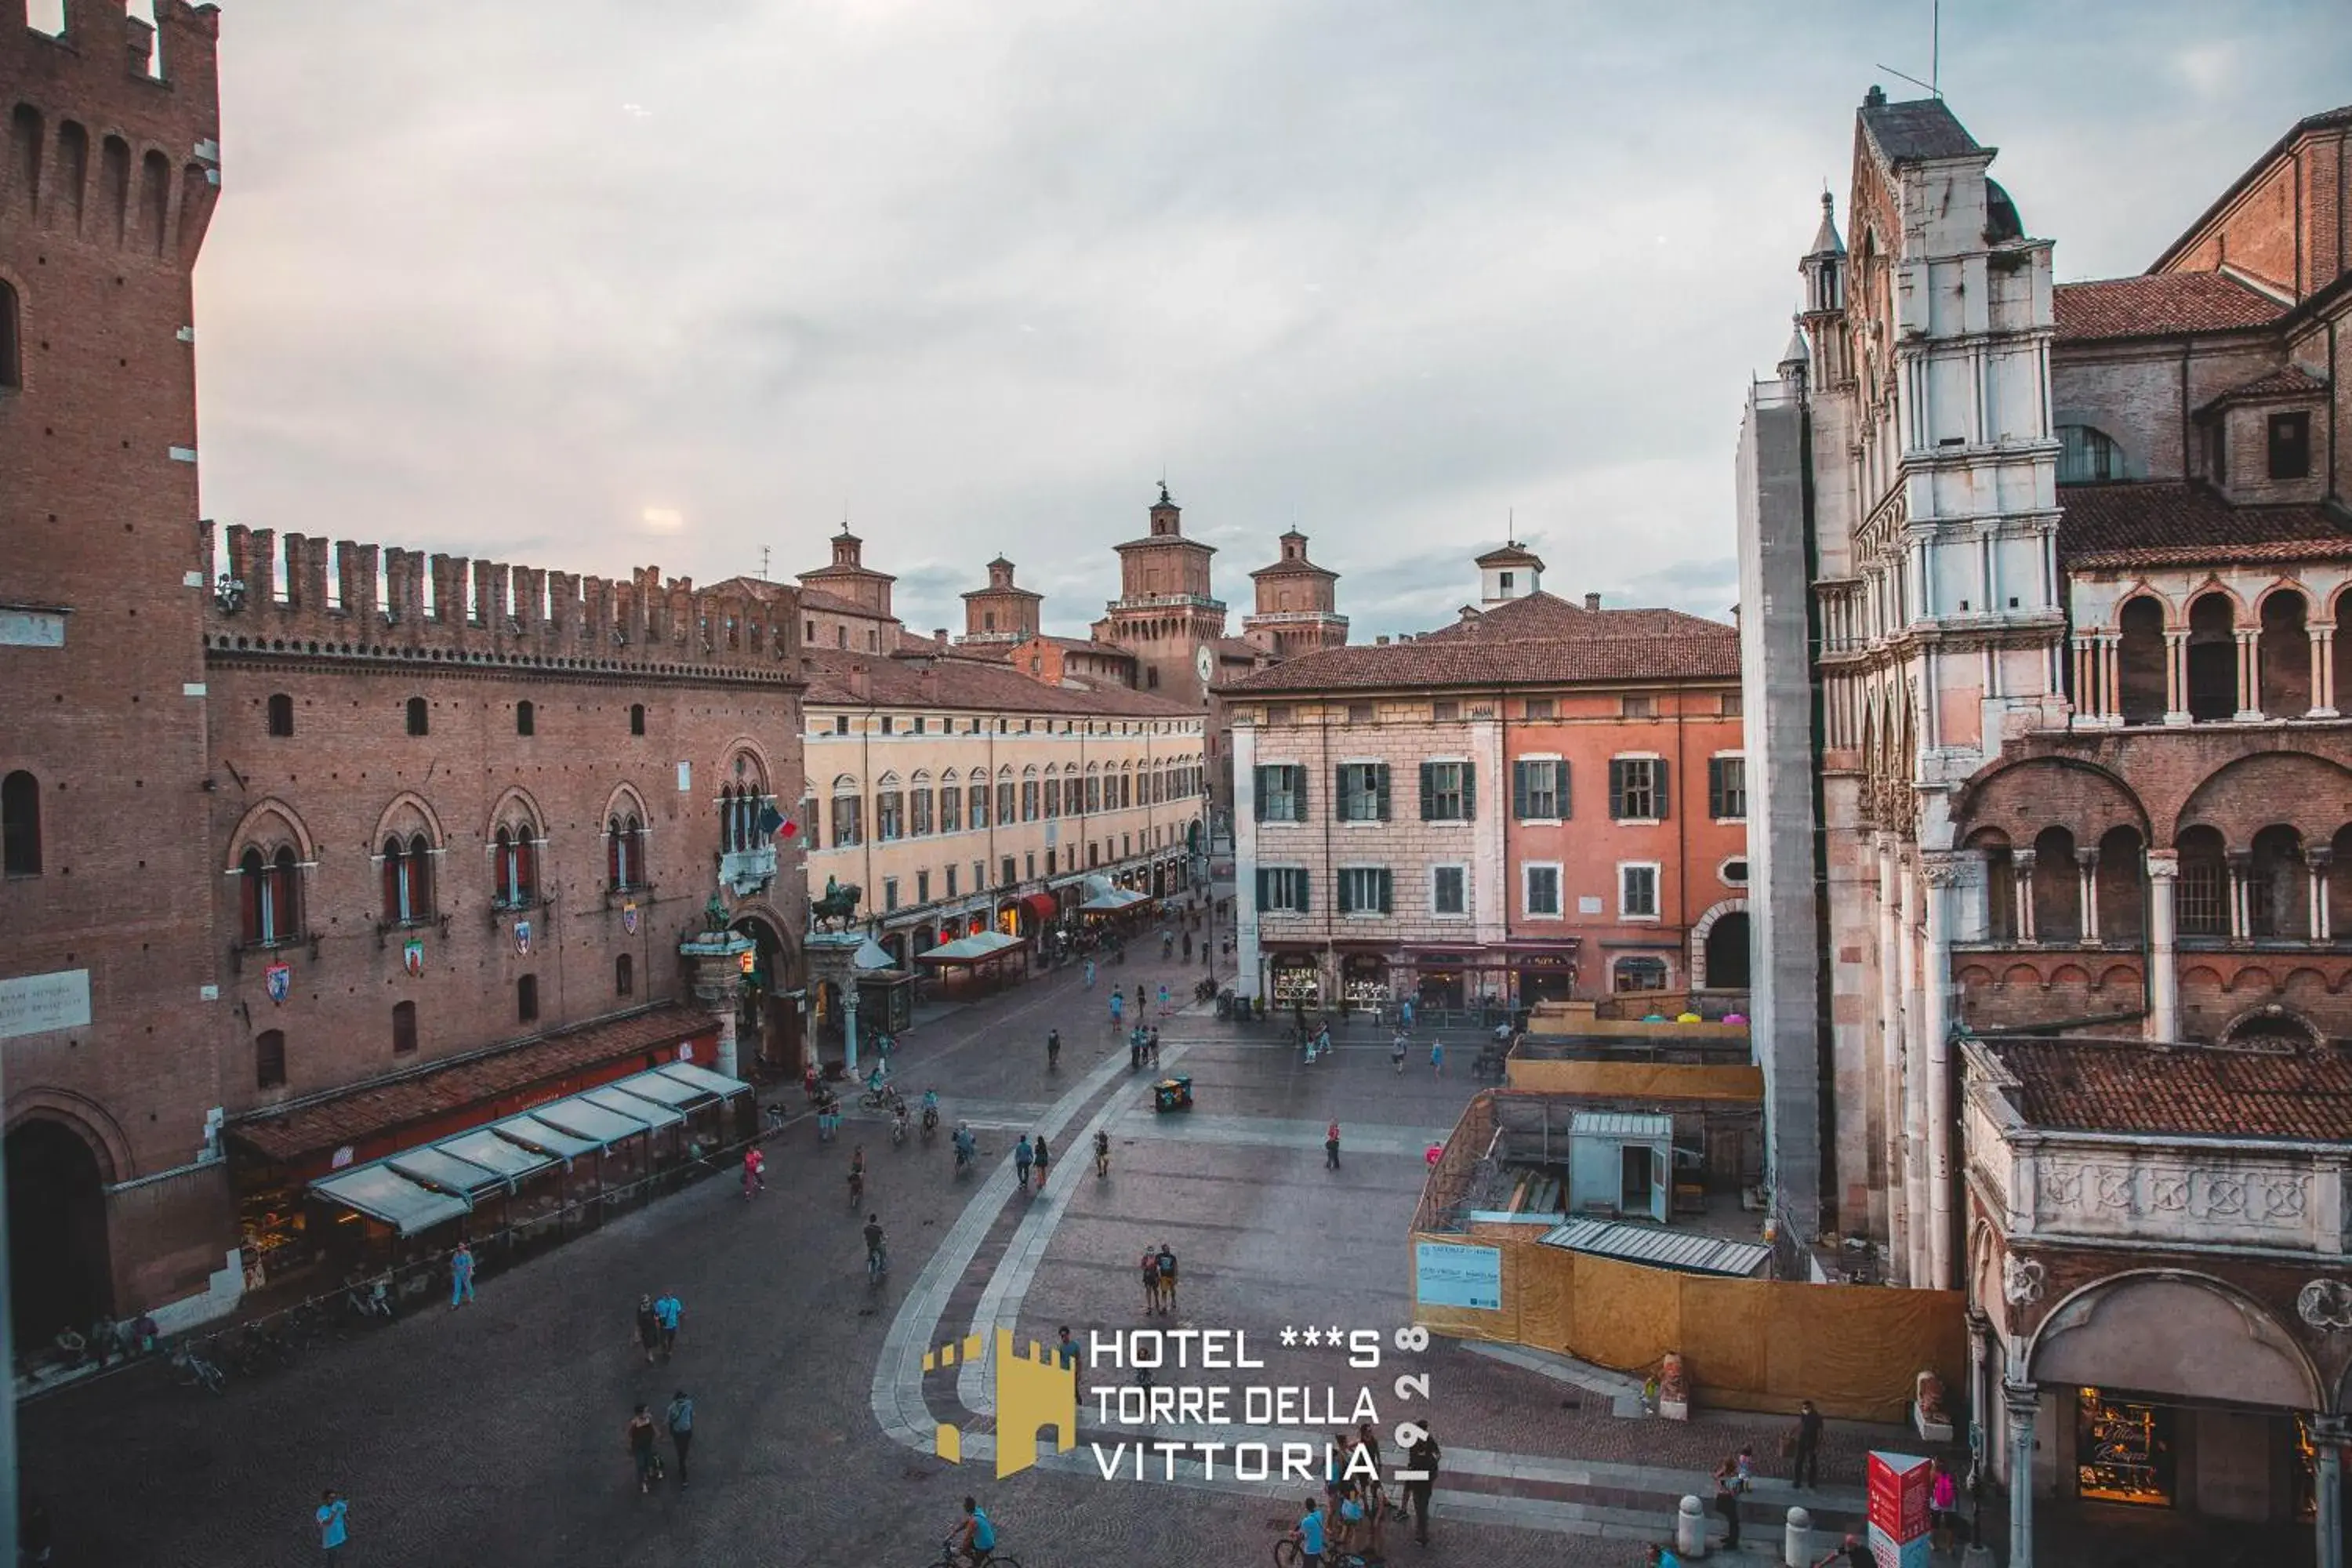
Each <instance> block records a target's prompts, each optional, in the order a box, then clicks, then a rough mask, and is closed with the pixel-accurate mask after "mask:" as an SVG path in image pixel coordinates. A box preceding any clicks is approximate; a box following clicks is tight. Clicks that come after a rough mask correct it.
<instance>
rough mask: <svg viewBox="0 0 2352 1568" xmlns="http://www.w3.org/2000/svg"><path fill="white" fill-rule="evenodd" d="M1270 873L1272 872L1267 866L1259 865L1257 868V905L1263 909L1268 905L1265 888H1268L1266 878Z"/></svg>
mask: <svg viewBox="0 0 2352 1568" xmlns="http://www.w3.org/2000/svg"><path fill="white" fill-rule="evenodd" d="M1269 875H1270V873H1269V872H1268V871H1267V870H1266V868H1265V867H1263V866H1261V867H1259V868H1258V869H1257V907H1258V908H1259V909H1261V910H1263V909H1265V907H1266V901H1265V890H1266V885H1267V884H1266V878H1267V877H1268V876H1269Z"/></svg>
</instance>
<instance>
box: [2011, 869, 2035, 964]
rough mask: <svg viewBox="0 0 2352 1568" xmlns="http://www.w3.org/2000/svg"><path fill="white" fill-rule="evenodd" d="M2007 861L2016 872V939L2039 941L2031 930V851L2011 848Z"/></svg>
mask: <svg viewBox="0 0 2352 1568" xmlns="http://www.w3.org/2000/svg"><path fill="white" fill-rule="evenodd" d="M2009 863H2010V867H2011V869H2012V870H2014V871H2015V872H2016V873H2017V940H2018V941H2020V942H2039V941H2040V940H2041V938H2039V937H2038V936H2036V935H2035V934H2034V931H2033V851H2032V850H2031V849H2018V850H2013V851H2011V855H2010V858H2009Z"/></svg>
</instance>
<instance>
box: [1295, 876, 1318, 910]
mask: <svg viewBox="0 0 2352 1568" xmlns="http://www.w3.org/2000/svg"><path fill="white" fill-rule="evenodd" d="M1296 890H1297V894H1298V912H1299V913H1300V914H1302V915H1303V914H1305V913H1306V912H1307V905H1309V904H1311V903H1313V902H1314V901H1315V879H1314V878H1313V877H1311V876H1309V875H1308V874H1307V873H1306V872H1305V871H1301V872H1299V873H1298V886H1297V889H1296Z"/></svg>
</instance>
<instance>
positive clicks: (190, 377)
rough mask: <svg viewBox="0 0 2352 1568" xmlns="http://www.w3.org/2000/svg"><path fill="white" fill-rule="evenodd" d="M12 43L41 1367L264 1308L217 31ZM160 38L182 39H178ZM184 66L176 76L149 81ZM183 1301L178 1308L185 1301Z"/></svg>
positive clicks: (6, 356)
mask: <svg viewBox="0 0 2352 1568" xmlns="http://www.w3.org/2000/svg"><path fill="white" fill-rule="evenodd" d="M10 9H11V10H12V11H13V12H14V15H13V16H6V17H5V18H0V110H5V111H6V112H7V115H8V122H7V147H6V149H5V153H6V156H5V160H0V551H5V559H6V560H7V563H8V566H7V584H6V588H5V601H6V602H5V603H0V827H5V844H6V876H5V879H0V1039H5V1047H0V1049H5V1059H6V1071H7V1082H6V1105H7V1119H8V1126H7V1140H6V1158H7V1184H8V1232H9V1247H10V1254H11V1263H10V1270H9V1272H10V1279H11V1281H12V1296H11V1300H12V1305H13V1308H14V1313H15V1327H16V1341H17V1342H18V1343H19V1344H28V1343H34V1342H41V1341H45V1340H47V1338H49V1337H50V1336H51V1335H53V1334H54V1333H55V1332H56V1331H58V1329H59V1328H61V1327H64V1326H66V1325H67V1324H68V1323H72V1324H77V1325H79V1326H87V1325H88V1324H89V1321H90V1320H91V1319H92V1318H93V1317H95V1316H97V1315H98V1314H100V1313H101V1312H105V1313H110V1314H112V1315H115V1316H118V1317H121V1316H128V1315H130V1314H132V1313H135V1312H138V1311H140V1310H150V1311H153V1312H154V1313H155V1315H156V1317H157V1318H158V1320H159V1321H162V1322H163V1324H164V1326H165V1327H166V1328H169V1327H172V1326H173V1324H174V1323H175V1322H178V1321H188V1320H190V1319H193V1318H195V1317H199V1316H203V1315H205V1314H206V1312H207V1311H209V1310H220V1309H222V1308H225V1307H226V1305H227V1304H228V1303H229V1302H232V1301H233V1300H234V1299H235V1291H236V1281H237V1279H238V1275H237V1274H236V1270H235V1268H233V1267H230V1265H233V1263H234V1260H235V1259H234V1254H233V1252H232V1249H233V1248H234V1247H236V1226H235V1217H234V1214H233V1211H232V1209H231V1207H230V1205H229V1199H228V1188H227V1184H226V1181H225V1180H224V1179H223V1178H222V1176H221V1174H220V1172H221V1166H220V1164H219V1163H218V1162H217V1160H216V1159H215V1158H213V1157H212V1155H211V1150H212V1146H213V1140H212V1138H211V1136H210V1133H209V1128H208V1114H207V1113H208V1112H209V1111H210V1110H212V1108H214V1107H215V1106H218V1105H219V1104H220V1089H219V1082H218V1073H217V1065H216V1059H215V1056H216V1053H215V1034H216V1032H217V1030H218V1027H219V1020H218V1019H217V1018H216V1017H215V1012H216V1010H217V1008H218V1006H219V1003H218V1002H217V1000H216V999H215V998H216V996H217V992H216V990H215V952H216V950H215V942H214V939H213V931H212V920H211V912H210V911H211V908H212V893H213V887H214V884H215V881H216V880H217V879H218V874H219V872H220V871H221V869H222V868H221V867H219V866H218V865H216V864H214V857H213V855H212V852H211V848H210V845H211V837H210V835H209V834H208V832H207V831H206V826H205V825H206V813H205V790H206V789H207V788H208V787H209V784H208V782H207V780H206V776H205V775H206V765H207V764H206V758H205V685H204V681H205V671H204V664H203V653H202V629H201V628H202V617H203V613H204V606H205V597H206V595H208V594H210V593H211V592H212V591H213V590H212V585H211V584H210V582H209V581H208V575H207V574H208V568H209V563H208V562H207V559H206V555H205V551H204V549H203V546H202V543H201V540H202V533H201V531H200V529H199V526H198V521H197V489H196V384H195V362H194V352H195V351H194V341H195V331H194V319H195V318H194V300H193V289H192V287H191V282H190V274H191V271H192V269H193V268H194V265H195V260H196V252H197V250H198V248H199V247H201V246H202V244H203V243H204V237H205V224H206V222H207V220H208V219H209V218H210V217H211V216H212V210H213V203H214V200H215V196H216V195H217V194H218V186H219V180H220V174H219V157H220V150H219V143H218V138H219V134H220V132H219V125H220V121H219V112H218V94H217V92H216V89H215V75H214V47H215V39H216V37H217V33H218V23H219V14H218V12H217V11H215V9H214V8H213V7H212V6H210V5H187V4H184V0H156V5H155V14H156V17H157V24H158V25H157V26H154V27H151V26H148V25H147V24H146V23H144V22H142V21H140V20H137V19H135V18H131V17H128V16H125V15H124V10H123V6H122V5H121V0H115V3H114V4H112V5H99V4H96V3H94V0H68V3H67V5H66V8H65V16H66V20H65V26H64V30H63V31H62V32H61V33H60V34H58V36H55V37H52V36H50V35H48V34H47V33H42V32H36V31H33V30H31V29H30V28H29V27H28V26H26V16H25V10H24V7H23V6H22V5H13V6H11V7H10ZM159 31H160V34H161V36H160V37H157V34H158V32H159ZM158 55H159V56H160V66H159V67H157V68H153V69H151V66H150V60H151V58H154V57H156V56H158ZM175 1303H176V1304H178V1305H176V1306H175V1305H174V1304H175Z"/></svg>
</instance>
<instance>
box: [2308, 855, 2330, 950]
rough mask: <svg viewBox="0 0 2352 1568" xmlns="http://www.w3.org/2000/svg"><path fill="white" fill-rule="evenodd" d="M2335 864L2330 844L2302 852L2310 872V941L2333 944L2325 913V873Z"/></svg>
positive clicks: (2327, 916)
mask: <svg viewBox="0 0 2352 1568" xmlns="http://www.w3.org/2000/svg"><path fill="white" fill-rule="evenodd" d="M2335 862H2336V848H2335V846H2333V845H2330V844H2315V845H2313V846H2312V847H2310V848H2308V849H2306V850H2305V851H2304V852H2303V863H2304V865H2305V866H2306V867H2308V868H2310V871H2311V940H2312V941H2314V942H2334V941H2335V940H2336V937H2335V934H2334V932H2333V931H2331V930H2330V924H2331V921H2330V917H2329V915H2328V911H2327V872H2328V868H2330V867H2331V866H2333V865H2334V864H2335Z"/></svg>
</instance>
